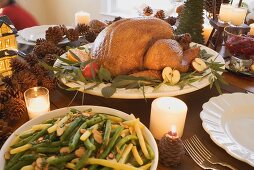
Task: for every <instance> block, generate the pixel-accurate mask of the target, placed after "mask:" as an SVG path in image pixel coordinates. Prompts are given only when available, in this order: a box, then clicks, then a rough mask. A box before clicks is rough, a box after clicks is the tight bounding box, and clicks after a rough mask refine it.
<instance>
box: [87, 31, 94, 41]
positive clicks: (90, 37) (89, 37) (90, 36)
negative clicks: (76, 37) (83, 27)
mask: <svg viewBox="0 0 254 170" xmlns="http://www.w3.org/2000/svg"><path fill="white" fill-rule="evenodd" d="M85 37H86V40H87V41H89V42H94V40H95V39H96V34H95V32H94V31H88V32H87V33H86V35H85Z"/></svg>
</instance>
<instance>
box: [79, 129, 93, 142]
mask: <svg viewBox="0 0 254 170" xmlns="http://www.w3.org/2000/svg"><path fill="white" fill-rule="evenodd" d="M91 134H92V132H91V131H90V130H87V131H85V133H83V134H82V136H81V137H80V140H82V141H86V139H87V138H89V136H90V135H91Z"/></svg>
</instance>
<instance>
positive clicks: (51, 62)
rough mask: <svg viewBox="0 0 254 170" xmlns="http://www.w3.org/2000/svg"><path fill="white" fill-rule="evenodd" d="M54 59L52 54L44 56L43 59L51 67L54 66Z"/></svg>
mask: <svg viewBox="0 0 254 170" xmlns="http://www.w3.org/2000/svg"><path fill="white" fill-rule="evenodd" d="M56 59H57V58H56V55H54V54H46V56H45V57H44V61H45V62H46V63H47V64H49V65H51V66H53V65H54V63H55V61H56Z"/></svg>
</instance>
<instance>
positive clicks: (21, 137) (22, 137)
mask: <svg viewBox="0 0 254 170" xmlns="http://www.w3.org/2000/svg"><path fill="white" fill-rule="evenodd" d="M33 134H34V132H30V133H26V134H23V135H20V136H19V138H20V139H25V138H27V137H30V136H32V135H33Z"/></svg>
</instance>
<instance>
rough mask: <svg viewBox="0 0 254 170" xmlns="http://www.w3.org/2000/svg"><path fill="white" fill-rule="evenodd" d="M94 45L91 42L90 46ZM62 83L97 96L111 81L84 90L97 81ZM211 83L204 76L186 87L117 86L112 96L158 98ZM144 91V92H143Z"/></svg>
mask: <svg viewBox="0 0 254 170" xmlns="http://www.w3.org/2000/svg"><path fill="white" fill-rule="evenodd" d="M194 45H198V46H200V48H201V50H202V49H204V50H206V52H207V53H208V54H211V55H212V57H211V58H209V60H214V61H215V62H218V63H221V64H225V61H224V59H223V58H222V56H221V55H219V54H218V53H217V52H216V51H214V50H212V49H210V48H208V47H206V46H204V45H201V44H195V43H192V44H191V46H194ZM91 46H92V45H91V44H89V47H90V48H92V47H91ZM60 57H62V58H66V54H63V55H62V56H60ZM61 65H65V63H63V62H62V61H61V60H59V59H57V60H56V62H55V63H54V67H61ZM207 72H208V73H209V72H210V70H209V69H208V70H207ZM61 81H62V83H64V84H65V85H66V86H68V87H70V88H74V89H78V90H79V91H81V92H84V93H88V94H92V95H96V96H103V95H102V93H101V90H102V88H104V87H106V86H109V84H110V83H107V84H105V83H101V84H99V85H98V86H96V87H94V88H92V89H89V90H84V89H87V88H90V87H92V86H93V85H95V83H86V84H85V83H83V82H80V81H76V82H68V81H66V79H65V78H61ZM209 84H210V83H209V76H206V77H204V78H203V79H201V80H200V81H196V82H194V83H192V84H191V85H186V86H185V87H184V88H182V89H181V88H180V87H179V86H176V85H175V86H168V85H165V84H163V85H161V86H160V87H159V88H156V89H155V88H153V87H151V86H145V87H144V89H143V88H142V89H141V88H140V89H125V88H117V89H116V92H115V93H114V94H113V95H112V96H111V98H120V99H143V98H144V95H145V97H146V98H157V97H165V96H178V95H182V94H186V93H190V92H193V91H196V90H199V89H202V88H204V87H206V86H208V85H209ZM143 92H144V93H143Z"/></svg>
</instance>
